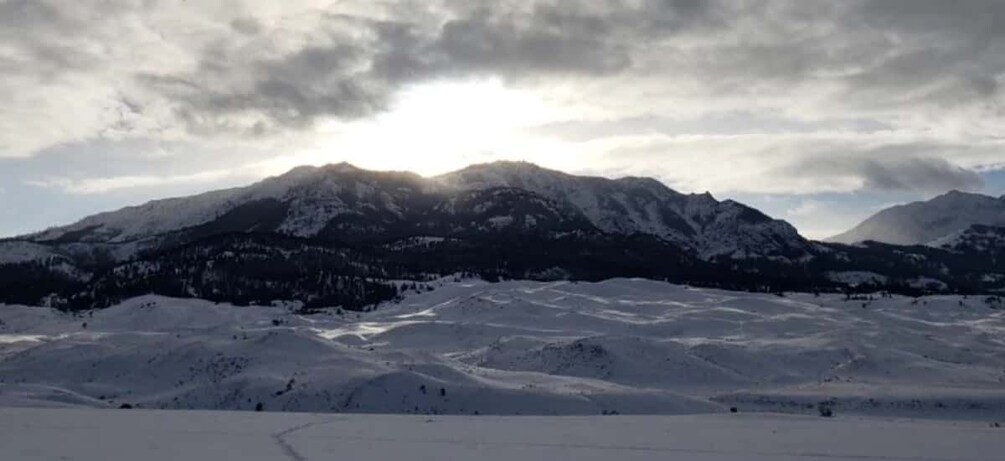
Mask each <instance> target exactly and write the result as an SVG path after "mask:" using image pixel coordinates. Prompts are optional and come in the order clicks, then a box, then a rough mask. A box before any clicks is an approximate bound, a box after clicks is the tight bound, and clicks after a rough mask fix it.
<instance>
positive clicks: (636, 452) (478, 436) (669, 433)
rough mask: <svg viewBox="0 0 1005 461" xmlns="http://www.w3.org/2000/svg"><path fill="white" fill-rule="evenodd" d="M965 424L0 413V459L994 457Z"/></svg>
mask: <svg viewBox="0 0 1005 461" xmlns="http://www.w3.org/2000/svg"><path fill="white" fill-rule="evenodd" d="M1003 452H1005V429H1000V428H993V427H989V426H988V425H986V424H977V423H973V422H945V421H938V422H937V421H917V420H914V421H906V420H893V419H882V418H861V417H845V418H833V419H823V418H815V417H809V416H782V415H766V414H757V415H750V414H739V415H731V414H725V415H687V416H577V417H555V416H550V417H532V416H524V417H500V416H402V415H332V414H327V415H318V414H314V415H311V414H303V413H247V412H245V413H235V412H205V411H173V412H172V411H169V412H165V411H150V410H128V411H96V410H53V409H0V459H4V460H18V461H41V460H55V459H66V460H78V461H91V460H93V461H107V460H145V461H163V460H202V459H207V460H225V459H239V460H242V461H256V460H292V461H310V460H331V459H348V460H359V461H370V460H374V461H385V460H397V459H409V460H437V461H439V460H484V461H494V460H507V461H508V460H527V461H531V460H548V461H552V460H565V459H568V460H581V461H586V460H603V461H608V460H661V461H662V460H672V459H684V460H695V461H727V460H744V461H790V460H798V461H808V460H818V461H819V460H929V461H934V460H956V461H974V460H988V461H990V460H1000V459H1001V454H1002V453H1003Z"/></svg>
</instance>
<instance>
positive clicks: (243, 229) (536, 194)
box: [0, 162, 1005, 309]
mask: <svg viewBox="0 0 1005 461" xmlns="http://www.w3.org/2000/svg"><path fill="white" fill-rule="evenodd" d="M980 235H983V234H980ZM980 238H983V237H980V236H979V235H977V234H974V235H973V236H970V235H969V234H968V236H967V237H966V239H965V241H966V242H971V241H974V242H982V241H985V240H987V239H986V238H985V239H984V240H980ZM974 248H976V247H975V246H974V245H970V244H966V245H960V246H958V247H952V248H950V247H945V248H942V247H923V248H913V247H910V248H908V247H901V246H896V245H887V244H880V243H875V244H871V245H867V246H861V245H860V246H847V245H841V244H835V243H821V242H811V241H808V240H806V239H804V238H802V237H801V236H800V235H799V234H798V233H797V232H796V230H795V229H794V228H793V227H792V226H791V225H789V224H788V223H786V222H784V221H780V220H775V219H772V218H770V217H768V216H766V215H764V214H763V213H761V212H759V211H757V210H755V209H753V208H750V207H748V206H745V205H743V204H740V203H737V202H734V201H732V200H724V201H719V200H716V199H715V198H714V197H712V196H711V195H710V194H707V193H706V194H681V193H678V192H676V191H674V190H672V189H670V188H668V187H666V186H665V185H663V184H662V183H660V182H658V181H656V180H653V179H648V178H621V179H607V178H599V177H588V176H575V175H570V174H566V173H562V172H558V171H553V170H548V169H544V168H541V167H538V166H536V165H532V164H529V163H522V162H498V163H491V164H484V165H475V166H472V167H468V168H465V169H463V170H460V171H457V172H453V173H449V174H445V175H442V176H437V177H432V178H424V177H421V176H418V175H416V174H412V173H401V172H377V171H368V170H363V169H360V168H356V167H354V166H352V165H349V164H345V163H342V164H337V165H326V166H322V167H299V168H296V169H293V170H291V171H290V172H288V173H286V174H283V175H280V176H276V177H272V178H267V179H265V180H263V181H260V182H257V183H255V184H252V185H249V186H247V187H241V188H234V189H227V190H221V191H214V192H209V193H205V194H201V195H195V196H191V197H183V198H173V199H166V200H158V201H153V202H150V203H147V204H144V205H140V206H135V207H128V208H123V209H121V210H118V211H113V212H108V213H101V214H98V215H94V216H90V217H87V218H85V219H83V220H81V221H79V222H77V223H74V224H71V225H68V226H63V227H54V228H51V229H48V230H46V231H43V232H39V233H36V234H32V235H27V236H23V237H19V238H15V239H8V240H3V241H0V303H20V304H42V305H48V306H54V307H59V308H65V309H90V308H94V307H105V306H110V305H114V304H117V303H119V302H121V301H123V300H126V299H129V298H131V297H135V296H139V295H144V294H149V293H155V294H160V295H166V296H175V297H189V298H203V299H207V300H211V301H219V302H230V303H235V304H269V303H272V302H274V301H296V302H299V303H301V305H302V306H304V307H305V308H307V309H313V308H317V307H325V306H342V307H344V308H347V309H365V308H366V306H369V305H373V304H376V303H378V302H381V301H385V300H388V299H393V298H395V297H396V296H399V295H400V293H401V292H402V290H404V289H405V288H406V287H412V288H414V287H415V284H416V283H422V282H423V281H427V280H432V279H436V278H439V277H443V276H446V275H450V274H457V273H461V274H468V275H474V276H478V277H481V278H484V279H488V280H498V279H530V280H560V279H571V280H604V279H609V278H615V277H640V278H649V279H659V280H670V281H674V282H678V283H686V284H693V285H702V286H713V287H721V288H731V289H745V290H755V291H774V292H780V291H792V290H799V291H843V290H865V289H888V290H895V291H899V292H904V293H910V294H917V293H925V292H932V291H935V292H967V293H969V292H986V291H992V290H997V289H1001V288H1002V287H1001V285H1002V284H1003V283H1005V276H1003V277H1001V278H997V276H996V275H995V276H991V278H988V277H989V276H988V274H997V273H998V272H1001V271H1000V270H998V269H997V266H996V265H997V264H998V261H999V260H1000V259H999V258H998V256H996V254H997V253H994V252H987V251H978V250H975V249H974ZM863 274H865V275H863ZM862 280H867V281H869V283H864V284H863V283H861V281H862Z"/></svg>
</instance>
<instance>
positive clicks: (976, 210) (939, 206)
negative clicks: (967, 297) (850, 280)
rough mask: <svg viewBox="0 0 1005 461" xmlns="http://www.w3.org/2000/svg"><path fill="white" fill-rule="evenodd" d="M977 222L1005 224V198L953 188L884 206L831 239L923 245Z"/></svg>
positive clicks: (981, 223) (991, 224)
mask: <svg viewBox="0 0 1005 461" xmlns="http://www.w3.org/2000/svg"><path fill="white" fill-rule="evenodd" d="M977 224H980V225H990V226H1002V225H1005V201H1003V200H998V199H995V198H994V197H991V196H988V195H983V194H977V193H973V192H964V191H960V190H951V191H949V192H946V193H945V194H942V195H939V196H937V197H935V198H933V199H931V200H928V201H922V202H913V203H908V204H905V205H897V206H894V207H891V208H887V209H885V210H882V211H880V212H879V213H876V214H874V215H873V216H871V217H869V218H868V219H866V220H865V221H863V222H862V223H861V224H859V225H858V226H855V227H854V228H853V229H851V230H849V231H847V232H845V233H843V234H839V235H836V236H834V237H831V238H829V239H828V241H831V242H837V243H856V242H862V241H866V240H873V241H877V242H883V243H892V244H897V245H922V244H929V243H931V242H934V241H938V240H940V239H943V238H945V237H947V236H950V235H953V234H955V233H958V232H961V231H963V230H965V229H967V228H968V227H970V226H973V225H977Z"/></svg>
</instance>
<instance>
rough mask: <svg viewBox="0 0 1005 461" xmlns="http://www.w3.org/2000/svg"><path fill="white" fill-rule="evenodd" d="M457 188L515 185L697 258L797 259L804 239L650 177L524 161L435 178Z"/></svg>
mask: <svg viewBox="0 0 1005 461" xmlns="http://www.w3.org/2000/svg"><path fill="white" fill-rule="evenodd" d="M435 179H436V180H437V181H439V182H440V183H442V184H444V185H446V186H447V187H451V188H458V189H462V190H471V189H489V188H496V187H515V188H519V189H522V190H527V191H531V192H534V193H536V194H540V195H542V196H544V197H547V198H549V199H551V200H554V201H555V202H557V203H559V204H562V205H564V206H565V207H567V208H569V209H570V210H573V211H574V212H577V213H580V214H582V215H583V216H585V217H586V218H587V219H588V220H589V221H590V222H591V223H592V224H593V225H594V226H596V227H597V228H598V229H601V230H603V231H605V232H611V233H618V234H634V233H641V234H648V235H654V236H656V237H659V238H661V239H664V240H667V241H669V242H673V243H676V244H679V245H681V246H683V247H685V248H688V249H691V250H693V251H695V252H696V253H697V254H698V255H699V256H700V257H701V258H702V259H714V258H718V257H726V258H746V257H750V256H755V255H757V256H795V257H798V256H801V255H804V254H806V252H807V251H808V250H809V246H810V245H809V243H808V242H807V241H806V240H805V239H803V238H802V237H800V236H799V233H798V232H797V231H796V229H795V228H794V227H792V226H791V225H789V224H788V223H786V222H784V221H780V220H773V219H771V218H769V217H768V216H766V215H764V214H763V213H761V212H759V211H757V210H755V209H753V208H750V207H747V206H745V205H743V204H740V203H737V202H734V201H732V200H726V201H722V202H720V201H718V200H715V199H714V198H713V197H712V196H711V195H710V194H707V193H706V194H691V195H685V194H681V193H678V192H676V191H674V190H672V189H670V188H668V187H666V186H665V185H663V184H662V183H660V182H659V181H656V180H654V179H651V178H633V177H629V178H621V179H616V180H610V179H606V178H597V177H583V176H573V175H569V174H565V173H561V172H557V171H551V170H546V169H544V168H541V167H538V166H536V165H533V164H530V163H523V162H497V163H490V164H484V165H475V166H471V167H468V168H465V169H463V170H461V171H457V172H454V173H449V174H446V175H443V176H439V177H437V178H435Z"/></svg>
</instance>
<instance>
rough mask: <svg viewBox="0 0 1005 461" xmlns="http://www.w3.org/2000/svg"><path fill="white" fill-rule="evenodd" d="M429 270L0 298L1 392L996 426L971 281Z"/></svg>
mask: <svg viewBox="0 0 1005 461" xmlns="http://www.w3.org/2000/svg"><path fill="white" fill-rule="evenodd" d="M440 285H441V286H439V287H438V288H437V289H435V290H434V291H431V292H424V293H421V294H412V295H410V296H407V297H406V298H405V299H404V300H403V301H402V302H400V303H396V304H386V305H383V306H381V307H380V308H379V309H377V310H376V311H374V312H370V313H361V314H356V313H344V314H339V313H338V312H337V311H335V310H332V311H328V312H325V313H321V314H315V315H310V316H302V315H297V314H295V313H293V312H291V310H289V309H287V308H285V307H282V306H276V307H250V308H249V307H232V306H228V305H217V304H214V303H210V302H206V301H199V300H177V299H169V298H163V297H157V296H147V297H141V298H137V299H133V300H130V301H128V302H125V303H123V304H122V305H119V306H116V307H113V308H110V309H106V310H101V311H94V312H91V313H86V314H84V315H78V316H72V315H68V314H63V313H59V312H56V311H53V310H50V309H45V308H35V307H23V306H0V406H7V407H13V406H19V407H28V406H49V407H94V408H108V407H118V406H120V405H122V404H130V405H133V406H138V407H140V408H151V409H157V408H170V409H227V410H252V409H254V408H255V407H256V406H258V405H259V404H261V406H262V408H263V409H264V410H266V411H306V412H339V413H419V414H425V415H429V414H459V415H475V414H478V415H489V414H495V415H516V414H520V415H599V414H603V413H618V414H621V415H625V414H694V413H715V412H727V411H728V410H729V408H730V407H737V408H738V409H739V411H740V412H741V413H747V412H758V411H761V412H774V413H794V414H805V415H816V414H817V413H818V410H817V407H818V406H819V404H820V403H821V402H828V403H827V405H829V406H831V407H832V408H833V409H834V412H835V413H836V414H837V415H838V418H839V419H840V418H842V417H846V416H847V415H850V414H859V415H873V416H897V417H923V418H938V419H966V420H972V421H980V422H981V423H982V424H985V425H986V424H987V423H990V422H993V421H1000V422H1002V423H1005V310H1003V309H1001V306H1000V305H992V304H988V303H987V301H986V300H985V299H984V298H974V297H971V298H964V297H957V296H939V297H929V298H921V299H917V300H915V299H913V298H904V297H892V298H885V297H877V298H876V299H873V300H845V298H844V297H843V296H839V295H822V296H819V297H815V296H813V295H810V294H791V295H788V296H786V297H780V296H774V295H769V294H750V293H737V292H728V291H717V290H708V289H694V288H688V287H682V286H676V285H670V284H666V283H661V282H653V281H645V280H610V281H606V282H601V283H534V282H505V283H499V284H489V283H486V282H482V281H462V282H446V281H444V282H441V283H440ZM995 306H997V308H993V307H995ZM8 414H10V413H8ZM42 414H44V413H42ZM814 418H818V417H816V416H814ZM818 419H822V418H818ZM639 421H643V420H639ZM709 421H719V420H709ZM724 421H725V420H724ZM780 421H787V420H780ZM717 424H718V423H717ZM723 424H724V423H723ZM999 436H1000V437H1001V438H1002V439H1005V432H1001V433H1000V434H999ZM809 452H812V450H810V451H808V453H809ZM711 459H714V458H711Z"/></svg>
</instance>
